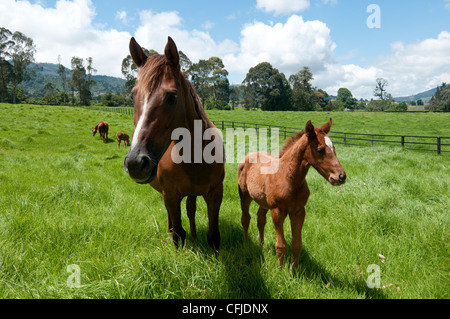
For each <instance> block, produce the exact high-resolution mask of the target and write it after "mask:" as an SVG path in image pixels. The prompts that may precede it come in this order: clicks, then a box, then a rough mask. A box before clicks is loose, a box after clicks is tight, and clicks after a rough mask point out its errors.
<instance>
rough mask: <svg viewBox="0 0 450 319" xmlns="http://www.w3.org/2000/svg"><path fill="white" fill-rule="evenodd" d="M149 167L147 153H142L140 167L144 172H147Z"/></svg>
mask: <svg viewBox="0 0 450 319" xmlns="http://www.w3.org/2000/svg"><path fill="white" fill-rule="evenodd" d="M150 168H151V161H150V157H149V156H147V155H142V157H141V169H142V171H144V172H148V171H149V170H150Z"/></svg>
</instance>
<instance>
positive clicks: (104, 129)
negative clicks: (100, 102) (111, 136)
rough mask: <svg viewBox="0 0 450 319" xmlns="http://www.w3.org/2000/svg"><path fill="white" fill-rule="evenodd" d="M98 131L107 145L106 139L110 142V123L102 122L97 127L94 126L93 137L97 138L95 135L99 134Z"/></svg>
mask: <svg viewBox="0 0 450 319" xmlns="http://www.w3.org/2000/svg"><path fill="white" fill-rule="evenodd" d="M97 131H98V133H99V134H100V137H101V138H102V140H103V143H105V139H106V141H107V140H108V123H107V122H105V121H101V122H99V123H98V124H97V125H96V126H94V127H93V128H92V136H95V133H97Z"/></svg>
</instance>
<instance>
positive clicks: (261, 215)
mask: <svg viewBox="0 0 450 319" xmlns="http://www.w3.org/2000/svg"><path fill="white" fill-rule="evenodd" d="M267 211H268V209H265V208H262V207H259V209H258V222H257V224H258V239H259V243H260V244H261V245H262V244H264V227H265V226H266V221H267Z"/></svg>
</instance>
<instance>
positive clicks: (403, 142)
mask: <svg viewBox="0 0 450 319" xmlns="http://www.w3.org/2000/svg"><path fill="white" fill-rule="evenodd" d="M402 147H405V137H404V136H402Z"/></svg>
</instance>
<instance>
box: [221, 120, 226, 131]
mask: <svg viewBox="0 0 450 319" xmlns="http://www.w3.org/2000/svg"><path fill="white" fill-rule="evenodd" d="M224 129H225V127H224V125H223V121H222V131H223V130H224Z"/></svg>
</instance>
